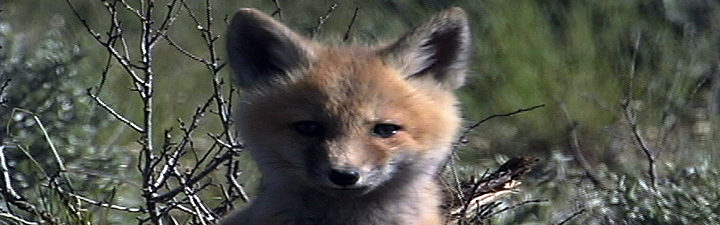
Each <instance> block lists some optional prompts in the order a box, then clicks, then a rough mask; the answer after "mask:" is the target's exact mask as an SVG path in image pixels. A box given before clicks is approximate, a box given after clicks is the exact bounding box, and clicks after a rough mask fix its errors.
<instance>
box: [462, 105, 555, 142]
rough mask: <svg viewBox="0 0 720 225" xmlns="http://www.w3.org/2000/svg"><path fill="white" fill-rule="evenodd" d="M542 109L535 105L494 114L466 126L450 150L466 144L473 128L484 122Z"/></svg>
mask: <svg viewBox="0 0 720 225" xmlns="http://www.w3.org/2000/svg"><path fill="white" fill-rule="evenodd" d="M542 107H545V104H541V105H536V106H533V107H530V108H524V109H518V110H516V111H515V112H510V113H504V114H494V115H491V116H488V117H485V118H484V119H482V120H480V121H478V122H476V123H474V124H472V125H470V126H468V127H467V128H465V130H463V132H462V133H461V134H460V137H459V138H458V140H457V141H455V143H453V146H452V149H457V148H458V147H459V146H460V144H461V143H465V142H466V140H465V139H466V138H467V135H468V134H469V133H470V131H472V130H474V129H475V128H477V127H478V126H480V124H482V123H484V122H486V121H488V120H491V119H493V118H495V117H508V116H513V115H515V114H518V113H523V112H528V111H532V110H535V109H537V108H542Z"/></svg>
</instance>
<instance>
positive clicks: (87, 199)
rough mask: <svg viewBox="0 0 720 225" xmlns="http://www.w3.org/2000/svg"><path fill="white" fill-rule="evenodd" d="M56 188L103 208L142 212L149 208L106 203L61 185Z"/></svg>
mask: <svg viewBox="0 0 720 225" xmlns="http://www.w3.org/2000/svg"><path fill="white" fill-rule="evenodd" d="M55 190H56V191H58V192H60V193H63V194H66V195H69V196H71V197H73V198H76V199H79V200H80V201H83V202H86V203H88V204H91V205H95V206H100V207H103V208H108V209H114V210H120V211H125V212H142V213H144V212H147V210H145V209H143V208H132V207H127V206H121V205H114V204H110V203H105V202H101V201H96V200H92V199H90V198H87V197H84V196H81V195H77V194H73V193H69V192H66V191H64V190H62V189H61V188H59V187H56V188H55Z"/></svg>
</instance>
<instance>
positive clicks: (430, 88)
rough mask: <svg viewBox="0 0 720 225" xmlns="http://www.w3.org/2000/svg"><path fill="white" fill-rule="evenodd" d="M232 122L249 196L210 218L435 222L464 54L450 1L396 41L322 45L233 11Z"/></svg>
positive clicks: (457, 14)
mask: <svg viewBox="0 0 720 225" xmlns="http://www.w3.org/2000/svg"><path fill="white" fill-rule="evenodd" d="M229 29H230V30H229V33H228V52H229V60H230V65H231V67H232V68H233V71H234V72H235V73H236V76H237V77H238V80H239V84H240V86H241V87H242V88H243V90H244V93H243V94H242V96H241V101H240V103H241V104H240V106H239V107H240V108H239V112H238V118H237V122H238V129H240V132H241V136H242V138H243V139H244V141H245V146H247V148H248V150H249V151H250V152H251V153H252V155H253V158H254V159H255V160H256V161H258V165H259V167H260V171H261V172H262V175H263V177H262V180H261V188H260V194H259V196H257V198H256V199H255V200H254V201H253V203H252V204H251V205H250V206H249V207H248V208H247V209H244V210H243V211H242V212H239V213H234V214H231V215H230V216H229V217H227V218H225V219H224V220H223V221H222V222H221V224H441V223H442V222H443V217H442V213H441V211H440V209H439V206H440V204H441V193H440V187H439V185H438V184H437V180H436V179H437V174H438V173H439V169H440V167H441V165H442V163H443V161H444V160H445V159H446V158H447V157H448V155H449V154H450V146H451V142H452V141H453V140H454V137H455V135H456V133H457V132H458V130H459V127H460V122H461V119H460V113H459V111H458V109H457V100H456V98H455V96H454V94H453V90H454V89H455V88H457V87H459V86H460V85H461V84H462V80H463V79H464V73H465V70H466V67H467V61H468V58H469V54H470V53H469V52H470V48H471V45H470V37H469V31H468V25H467V20H466V18H465V14H464V12H463V11H462V10H461V9H459V8H453V9H450V10H447V11H445V12H443V13H440V14H439V15H438V16H436V17H433V18H432V19H431V20H430V21H429V22H427V23H425V24H424V25H421V26H420V27H418V28H416V29H415V30H413V31H410V32H409V33H408V34H406V35H405V36H403V37H401V38H400V39H399V40H397V41H396V42H392V43H390V44H386V45H379V46H375V47H359V46H335V47H326V46H322V45H320V44H318V43H315V42H313V41H310V40H307V39H304V38H302V37H300V36H299V35H297V34H295V33H293V32H292V31H290V30H289V29H287V28H286V27H285V26H283V25H282V24H280V23H278V22H276V21H275V20H273V19H272V18H270V17H269V16H267V15H265V14H262V13H260V12H258V11H257V10H253V9H242V10H240V11H239V12H238V13H237V14H236V15H235V17H234V18H233V22H232V23H231V26H230V28H229Z"/></svg>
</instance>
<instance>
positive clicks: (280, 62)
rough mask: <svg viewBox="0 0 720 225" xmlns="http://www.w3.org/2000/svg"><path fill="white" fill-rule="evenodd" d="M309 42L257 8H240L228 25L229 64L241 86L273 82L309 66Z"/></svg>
mask: <svg viewBox="0 0 720 225" xmlns="http://www.w3.org/2000/svg"><path fill="white" fill-rule="evenodd" d="M309 42H310V41H307V40H305V39H304V38H302V37H301V36H300V35H298V34H296V33H295V32H293V31H291V30H290V29H289V28H287V27H286V26H284V25H282V24H281V23H280V22H278V21H276V20H275V19H273V18H272V17H270V16H268V15H266V14H264V13H262V12H260V11H258V10H256V9H249V8H245V9H240V10H239V11H238V12H237V13H235V16H233V18H232V21H231V22H230V26H229V27H228V33H227V52H228V63H229V64H230V67H231V68H232V70H233V72H234V74H235V77H236V78H237V80H238V83H239V84H240V87H241V88H249V87H256V86H257V85H270V84H272V83H273V82H276V81H278V80H282V79H284V78H288V76H291V73H290V72H291V71H292V70H294V69H297V68H301V67H303V66H307V64H308V63H309V60H310V59H309V58H310V56H311V55H312V49H311V47H310V43H309Z"/></svg>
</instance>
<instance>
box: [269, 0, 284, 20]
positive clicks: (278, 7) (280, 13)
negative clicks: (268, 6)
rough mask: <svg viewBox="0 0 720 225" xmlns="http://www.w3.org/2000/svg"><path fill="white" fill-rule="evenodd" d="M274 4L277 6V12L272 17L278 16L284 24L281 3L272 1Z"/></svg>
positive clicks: (276, 0)
mask: <svg viewBox="0 0 720 225" xmlns="http://www.w3.org/2000/svg"><path fill="white" fill-rule="evenodd" d="M272 2H273V3H274V4H275V11H274V12H273V13H272V14H270V16H275V15H278V19H279V20H280V22H283V20H284V19H283V15H282V8H280V2H278V0H272Z"/></svg>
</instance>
